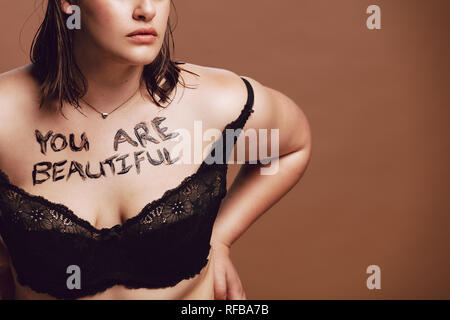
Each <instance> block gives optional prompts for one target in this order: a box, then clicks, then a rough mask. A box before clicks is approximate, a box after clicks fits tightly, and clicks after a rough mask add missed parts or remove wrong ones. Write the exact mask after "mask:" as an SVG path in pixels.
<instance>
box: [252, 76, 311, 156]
mask: <svg viewBox="0 0 450 320" xmlns="http://www.w3.org/2000/svg"><path fill="white" fill-rule="evenodd" d="M244 78H245V79H247V80H248V81H249V82H250V84H251V85H252V87H253V91H254V95H255V101H254V106H253V109H254V112H253V113H252V115H251V117H250V118H249V120H248V121H247V124H246V128H249V129H250V128H251V129H255V130H256V131H259V132H261V133H263V132H264V129H266V130H267V143H265V141H264V139H260V135H258V146H260V147H261V148H267V150H268V154H271V153H272V154H273V152H271V150H272V149H273V148H278V154H279V155H280V156H282V155H285V154H288V153H291V152H295V151H299V150H304V151H309V149H310V146H311V132H310V126H309V122H308V119H307V117H306V115H305V114H304V112H303V111H302V109H301V108H300V107H299V106H298V105H297V104H296V103H295V102H294V101H293V100H292V99H291V98H289V97H288V96H286V95H285V94H283V93H281V92H280V91H277V90H275V89H272V88H269V87H266V86H264V85H262V84H261V83H259V82H258V81H256V80H254V79H252V78H248V77H244ZM276 132H278V139H276V135H274V137H273V139H271V136H272V135H271V133H275V134H276ZM275 144H278V145H275ZM258 158H260V157H258Z"/></svg>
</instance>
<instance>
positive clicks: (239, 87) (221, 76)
mask: <svg viewBox="0 0 450 320" xmlns="http://www.w3.org/2000/svg"><path fill="white" fill-rule="evenodd" d="M183 66H186V67H184V68H185V69H187V70H189V71H192V72H195V73H196V74H198V75H199V77H197V78H196V79H198V80H196V83H197V85H198V87H199V88H200V90H199V95H198V98H199V102H200V103H201V105H202V108H203V112H204V113H205V115H209V116H210V117H211V118H214V119H217V120H218V123H217V124H218V125H219V127H220V124H223V123H224V122H225V123H228V122H231V121H232V120H235V119H236V118H237V117H238V116H239V114H240V112H241V111H242V109H243V108H244V105H245V103H246V102H247V99H248V91H247V87H246V85H245V83H244V81H243V80H242V78H245V79H246V80H248V81H249V82H250V84H251V86H252V89H253V92H254V97H255V104H254V108H255V107H258V109H261V110H258V111H259V112H258V113H263V112H267V111H269V110H267V108H264V106H263V105H264V104H268V103H269V101H270V99H271V92H270V91H269V90H267V89H268V88H266V87H265V86H264V85H262V84H261V83H260V82H258V81H256V80H254V79H252V78H250V77H244V76H241V75H239V74H237V73H236V72H233V71H231V70H227V69H223V68H216V67H206V66H200V65H195V64H188V63H186V64H185V65H183ZM255 111H256V110H255Z"/></svg>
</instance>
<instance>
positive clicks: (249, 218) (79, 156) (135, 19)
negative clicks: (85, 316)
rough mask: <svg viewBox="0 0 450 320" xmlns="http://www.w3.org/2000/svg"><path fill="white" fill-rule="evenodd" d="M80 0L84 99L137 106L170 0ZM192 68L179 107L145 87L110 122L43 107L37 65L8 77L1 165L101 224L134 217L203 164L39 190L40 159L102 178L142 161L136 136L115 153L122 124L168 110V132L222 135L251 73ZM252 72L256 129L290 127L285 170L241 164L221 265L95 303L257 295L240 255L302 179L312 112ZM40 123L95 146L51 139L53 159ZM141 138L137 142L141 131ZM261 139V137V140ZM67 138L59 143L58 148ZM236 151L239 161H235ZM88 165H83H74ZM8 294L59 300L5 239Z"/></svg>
mask: <svg viewBox="0 0 450 320" xmlns="http://www.w3.org/2000/svg"><path fill="white" fill-rule="evenodd" d="M79 5H80V7H81V12H82V23H83V27H82V29H81V30H80V33H79V34H77V36H76V40H75V43H76V44H75V56H76V59H77V62H78V64H79V66H80V69H81V70H82V72H83V74H84V75H85V77H86V78H87V79H88V83H89V91H88V93H87V95H86V96H85V97H84V99H85V100H86V101H89V103H90V104H91V105H94V106H95V107H96V108H97V110H99V111H101V112H110V111H111V110H113V109H114V108H115V107H116V106H117V104H118V101H125V100H126V99H127V98H128V97H130V96H131V95H132V94H133V92H136V88H137V87H138V86H139V81H138V80H139V78H140V74H141V72H142V68H143V66H144V65H145V64H148V63H150V62H152V61H153V59H154V58H155V57H156V56H157V53H158V52H159V50H160V48H161V46H162V40H163V39H162V36H163V35H164V33H165V30H166V25H167V18H168V15H169V12H170V2H169V1H168V0H155V1H152V0H146V1H144V0H131V1H111V0H89V1H80V3H79ZM62 8H63V10H64V11H65V12H66V13H70V8H69V3H68V2H67V1H62ZM144 26H152V27H154V28H155V29H156V30H157V32H158V34H159V36H158V40H157V41H156V42H155V43H153V44H152V45H136V44H133V43H130V42H129V39H127V38H126V35H127V34H128V33H130V32H132V31H133V30H135V29H137V28H140V27H144ZM105 35H107V37H105ZM184 68H186V69H188V70H190V71H193V72H195V73H197V74H199V75H200V77H194V76H192V75H190V74H189V73H186V72H182V76H183V78H184V80H185V82H186V83H187V84H189V85H193V86H195V87H197V89H195V90H191V89H183V88H182V87H181V85H178V88H177V90H176V91H174V93H173V97H172V98H173V103H172V104H170V106H169V108H167V109H164V110H160V109H159V108H158V107H157V106H156V105H155V104H154V103H153V102H152V101H151V99H149V97H148V96H147V95H146V92H145V89H144V87H142V88H141V90H140V94H139V95H136V97H134V98H133V99H131V100H130V101H129V103H127V104H126V105H124V106H123V107H122V108H119V109H118V110H117V111H115V112H114V113H112V114H111V115H110V116H109V117H108V118H107V119H106V120H103V119H101V117H99V114H98V113H96V112H95V111H94V110H92V109H91V108H89V107H87V106H86V107H83V113H84V114H85V115H86V116H83V115H82V114H81V113H80V112H78V111H77V110H75V109H74V108H73V107H72V106H69V105H67V106H66V105H65V106H64V108H63V110H64V114H65V116H66V118H68V119H69V120H66V119H64V118H63V117H62V116H61V115H60V114H59V113H57V112H56V111H51V110H52V109H50V108H44V109H39V108H38V105H37V101H38V97H39V91H38V89H39V87H38V83H37V82H36V81H35V80H34V79H33V78H32V76H31V75H30V65H27V66H23V67H20V68H17V69H14V70H11V71H9V72H7V73H4V74H1V75H0V105H2V108H0V120H1V123H2V124H5V125H2V126H0V168H1V169H2V170H3V171H5V172H6V173H7V174H8V176H9V177H10V180H11V182H12V183H13V184H15V185H17V186H19V187H21V188H23V189H24V190H26V191H28V192H30V193H32V194H38V195H42V196H44V197H46V198H47V199H49V200H51V201H53V202H58V203H63V204H65V205H66V206H68V207H69V208H71V209H72V210H73V211H74V212H75V214H77V215H78V216H79V217H81V218H83V219H85V220H87V221H89V222H90V223H91V224H92V225H93V226H94V227H96V228H98V229H101V228H105V227H112V226H114V225H116V224H122V223H123V222H124V221H125V220H127V219H129V218H131V217H133V216H134V215H136V213H137V212H139V211H140V209H141V208H143V207H144V206H145V204H147V203H148V202H150V201H152V200H154V199H158V198H160V197H161V196H162V194H163V193H164V191H165V190H167V189H170V188H173V187H175V186H177V185H178V184H179V183H180V182H181V181H182V180H183V178H184V177H186V176H188V175H189V174H192V173H193V172H195V171H196V169H197V168H198V166H199V163H195V162H194V163H192V164H183V165H170V166H158V165H153V166H152V165H150V164H148V163H147V164H148V165H146V166H145V167H144V165H142V166H141V171H140V173H139V174H138V173H137V172H136V171H130V172H129V173H127V174H124V175H115V176H113V177H109V178H108V179H104V178H103V177H102V178H101V179H90V178H87V179H86V180H83V179H82V178H81V177H80V176H79V175H78V173H77V172H75V173H73V174H72V176H71V178H70V179H69V180H68V181H59V182H63V183H58V182H49V183H42V184H36V185H34V184H33V180H32V178H31V171H32V168H33V165H34V164H36V163H39V162H42V161H48V162H51V163H58V162H59V163H62V162H63V161H64V160H68V161H67V163H65V170H66V171H65V172H66V173H67V172H68V169H69V167H71V166H70V165H69V164H70V162H71V161H76V162H77V163H81V164H86V163H88V162H90V164H91V168H92V173H98V172H99V171H98V167H97V166H95V163H98V161H100V160H104V159H107V158H111V162H112V161H116V159H117V158H119V157H120V155H125V154H129V155H130V156H129V157H130V158H133V157H134V156H133V152H134V151H136V147H135V146H133V145H132V144H129V143H119V144H118V153H117V154H116V155H115V156H113V157H111V156H112V155H113V154H115V150H114V149H113V143H112V142H113V141H114V136H115V135H116V133H117V131H118V130H119V129H123V130H125V131H126V132H127V133H129V134H130V135H131V133H133V129H134V128H135V126H136V124H138V123H142V122H144V123H148V124H151V121H152V119H155V118H157V117H163V118H165V120H164V122H162V124H159V125H160V126H162V125H163V126H164V127H168V128H169V130H168V132H171V130H172V129H174V128H184V129H186V130H189V131H190V132H193V131H194V125H193V124H194V121H195V120H202V125H203V130H206V129H208V128H217V129H220V130H222V129H223V128H224V126H225V125H226V124H227V123H229V122H231V121H233V120H234V119H236V118H237V117H238V115H239V113H240V111H241V110H242V108H243V106H244V103H245V101H246V100H247V90H246V88H245V85H244V83H243V82H242V80H241V79H240V77H239V75H237V74H235V73H233V72H231V71H228V70H224V69H217V68H207V67H202V66H199V65H194V64H186V65H184ZM246 79H247V80H248V81H249V82H250V83H251V85H252V87H253V89H254V93H255V103H254V106H253V109H254V110H255V111H254V113H252V114H251V116H250V118H249V120H248V121H247V123H246V125H245V127H244V131H245V130H246V129H250V128H251V129H255V130H259V129H269V130H270V129H280V131H279V145H278V148H279V155H280V158H279V160H278V161H279V171H278V173H277V174H274V175H261V174H260V167H261V166H264V165H261V164H256V165H243V166H242V167H241V169H240V171H239V173H238V175H237V177H236V179H235V181H234V182H233V183H232V185H231V186H230V189H229V191H228V194H227V196H226V197H225V199H224V200H223V202H222V206H221V208H220V211H219V213H218V216H217V219H216V221H215V224H214V228H213V233H212V238H211V245H212V250H211V251H210V254H209V262H208V264H207V266H206V267H205V268H203V270H202V271H201V273H200V274H199V275H197V276H196V277H194V278H192V279H189V280H183V281H181V282H180V283H178V284H177V285H176V286H174V287H171V288H162V289H138V290H129V289H126V288H124V287H123V286H119V285H117V286H114V287H112V288H109V289H107V290H106V291H105V292H102V293H98V294H96V295H94V296H89V297H86V298H84V299H230V300H233V299H246V294H245V290H244V286H243V284H242V281H241V279H240V277H239V275H238V272H237V270H236V268H235V266H234V265H233V263H232V261H231V258H230V248H231V246H232V244H233V243H234V242H235V241H236V240H237V239H238V238H239V237H240V236H241V235H242V234H243V233H244V232H245V231H246V230H247V229H248V228H249V227H250V225H251V224H252V223H253V222H255V221H256V220H257V219H258V217H260V216H261V215H262V214H263V213H264V212H265V211H267V210H268V209H269V208H270V207H271V206H272V205H274V204H275V203H276V202H278V201H279V200H280V199H281V198H282V197H283V196H284V195H285V194H286V193H287V192H288V191H289V190H290V189H291V188H292V187H293V186H294V185H295V184H296V183H297V182H298V181H299V179H300V178H301V176H302V175H303V173H304V171H305V170H306V167H307V165H308V162H309V159H310V154H311V134H310V129H309V124H308V121H307V118H306V116H305V115H304V113H303V112H302V110H301V109H300V107H299V106H298V105H297V104H295V102H293V101H292V100H291V99H289V98H288V97H287V96H285V95H284V94H282V93H281V92H279V91H276V90H274V89H271V88H268V87H266V86H264V85H262V84H261V83H259V82H258V81H256V80H254V79H251V78H248V77H246ZM36 130H39V131H40V132H41V133H42V136H43V137H44V138H46V136H45V135H46V134H47V132H49V131H52V132H53V133H54V134H56V133H60V134H62V135H64V136H65V137H66V138H67V137H69V136H70V134H74V135H75V138H76V141H77V142H78V144H77V145H79V143H80V137H81V134H82V133H85V135H86V137H88V140H89V148H84V149H82V150H81V151H74V150H73V149H72V148H70V145H69V146H67V147H66V148H65V149H63V150H60V151H58V152H55V151H54V150H53V149H52V147H51V145H50V141H51V138H49V140H48V143H47V144H48V145H47V149H46V154H45V155H44V154H43V152H42V144H40V143H38V141H37V138H36ZM166 133H167V132H166ZM131 137H133V139H134V138H135V136H133V135H131ZM157 138H158V141H160V144H161V145H164V147H166V148H167V150H170V149H171V147H173V146H174V144H173V141H171V140H170V139H167V141H164V142H161V137H157ZM136 141H137V140H136ZM68 142H69V141H68ZM146 142H147V141H146ZM258 142H261V141H260V140H259V138H258ZM60 144H61V141H58V142H57V146H60ZM209 144H210V142H209V141H204V142H203V145H202V150H203V151H205V150H209ZM273 147H274V146H272V145H271V143H270V137H269V139H268V142H267V143H265V144H264V143H259V144H258V151H259V148H264V149H268V150H269V151H268V153H269V154H270V152H271V151H270V150H271V149H272V148H273ZM236 148H237V146H236ZM6 150H7V152H6ZM143 150H144V149H143ZM161 150H162V149H161ZM236 151H237V149H236V150H235V151H234V157H233V158H234V160H235V161H236V160H237V153H236ZM258 155H259V152H257V153H256V156H253V155H251V154H250V153H249V152H248V150H247V148H246V151H245V159H239V160H245V161H252V160H256V159H259V157H258ZM141 156H143V155H141ZM152 156H153V157H154V158H155V159H158V157H157V155H156V153H152ZM111 162H110V163H111ZM114 163H116V168H115V170H116V173H117V172H119V171H120V170H121V169H122V168H121V165H120V162H114ZM76 167H77V166H76V165H74V170H76ZM60 168H62V166H61V167H60ZM104 169H105V171H106V172H107V173H109V172H111V171H110V169H109V166H108V164H105V166H104ZM167 177H170V179H168V178H167ZM155 181H158V183H154V182H155ZM130 186H139V188H137V189H134V188H131V187H130ZM137 190H138V191H139V192H137ZM142 190H145V192H143V191H142ZM80 198H82V199H83V201H80ZM254 199H258V201H254ZM0 292H1V293H3V296H4V297H10V298H11V297H12V298H16V299H52V297H51V296H48V295H44V294H38V293H36V292H34V291H33V290H31V289H30V288H28V287H23V286H21V285H20V284H18V283H17V280H16V274H15V270H14V267H13V266H12V264H11V262H10V258H9V253H8V250H7V248H6V246H5V245H4V243H3V241H2V239H1V238H0Z"/></svg>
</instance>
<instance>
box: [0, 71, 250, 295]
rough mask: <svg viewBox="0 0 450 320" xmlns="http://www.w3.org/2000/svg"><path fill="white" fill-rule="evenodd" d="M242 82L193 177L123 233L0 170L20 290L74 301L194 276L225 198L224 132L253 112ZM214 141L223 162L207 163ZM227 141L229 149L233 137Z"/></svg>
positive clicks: (0, 203)
mask: <svg viewBox="0 0 450 320" xmlns="http://www.w3.org/2000/svg"><path fill="white" fill-rule="evenodd" d="M241 79H242V80H243V81H244V83H245V84H246V86H247V91H248V100H247V103H246V104H245V106H244V108H243V109H242V111H241V113H240V115H239V117H238V118H237V119H235V120H234V121H232V122H231V123H229V124H227V125H226V127H225V129H224V130H223V132H222V137H221V138H220V139H219V140H217V141H216V143H215V145H213V148H212V151H211V153H210V154H209V156H208V157H207V158H206V159H205V161H203V162H202V164H201V165H200V167H199V168H198V170H197V171H196V172H195V173H194V174H192V175H190V176H188V177H186V178H185V179H184V180H183V181H182V182H181V183H180V184H179V185H178V186H177V187H175V188H173V189H170V190H167V191H166V192H165V193H164V195H163V196H162V197H161V198H160V199H158V200H155V201H152V202H151V203H148V204H147V205H146V206H145V207H144V208H143V209H142V210H141V211H140V212H139V214H137V215H136V216H134V217H133V218H131V219H128V220H126V221H125V222H124V223H123V224H122V225H116V226H114V227H112V228H103V229H97V228H95V227H94V226H93V225H91V224H90V223H89V222H88V221H86V220H83V219H82V218H79V217H78V216H77V215H75V213H74V212H73V211H72V210H70V209H69V208H68V207H66V206H65V205H63V204H59V203H54V202H51V201H49V200H47V199H46V198H44V197H42V196H38V195H32V194H30V193H28V192H26V191H25V190H23V189H21V188H20V187H18V186H15V185H13V184H11V183H10V179H9V177H8V176H7V175H6V173H5V172H3V171H1V170H0V235H1V236H2V238H3V240H4V242H5V244H6V246H7V248H8V251H9V253H10V256H11V261H12V264H13V266H14V268H15V270H16V273H17V280H18V282H19V283H20V284H21V285H25V286H28V287H30V288H31V289H33V290H34V291H36V292H39V293H46V294H50V295H51V296H54V297H56V298H59V299H75V298H79V297H83V296H88V295H92V294H95V293H98V292H102V291H104V290H106V289H107V288H109V287H112V286H114V285H116V284H121V285H124V286H125V287H127V288H130V289H132V288H164V287H171V286H174V285H176V284H177V283H178V282H180V281H182V280H183V279H189V278H192V277H194V276H195V275H196V274H198V273H200V271H201V270H202V269H203V267H204V266H205V265H206V264H207V262H208V255H209V251H210V238H211V232H212V227H213V224H214V221H215V219H216V215H217V213H218V210H219V207H220V203H221V201H222V199H223V198H224V197H225V195H226V193H227V189H226V174H227V162H228V159H229V155H230V152H231V151H232V148H230V142H229V140H230V139H224V138H225V134H226V129H235V130H236V129H242V128H243V127H244V125H245V123H246V121H247V119H248V117H249V115H250V113H251V112H253V99H254V97H253V89H252V87H251V85H250V83H249V82H248V81H247V80H246V79H244V78H241ZM238 131H239V132H238V133H240V130H238ZM220 140H222V142H223V143H222V144H221V145H222V146H223V150H222V151H221V152H223V153H222V155H223V157H224V158H223V159H224V160H223V162H222V163H211V160H212V158H210V157H211V156H215V152H216V151H220V148H218V147H217V143H220ZM231 140H233V141H231V143H232V144H233V145H234V144H235V143H236V141H237V137H235V138H234V139H231ZM227 144H228V146H227ZM226 151H228V153H225V152H226ZM69 266H76V267H78V268H79V269H78V268H77V270H78V271H79V275H80V284H81V286H80V288H72V286H70V285H67V283H68V279H69V277H71V275H72V274H74V271H73V270H74V269H72V270H70V268H69V269H68V267H69ZM69 288H72V289H69Z"/></svg>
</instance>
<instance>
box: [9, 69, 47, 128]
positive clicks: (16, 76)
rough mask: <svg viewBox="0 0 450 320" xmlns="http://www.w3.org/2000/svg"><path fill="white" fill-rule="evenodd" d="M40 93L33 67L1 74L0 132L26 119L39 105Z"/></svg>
mask: <svg viewBox="0 0 450 320" xmlns="http://www.w3.org/2000/svg"><path fill="white" fill-rule="evenodd" d="M38 92H39V86H38V84H37V81H36V80H35V79H34V78H33V77H32V75H31V65H25V66H21V67H19V68H15V69H12V70H10V71H7V72H4V73H2V74H0V122H1V123H2V125H1V126H0V130H7V129H8V127H9V126H14V125H15V124H16V123H17V121H18V120H19V119H21V118H22V119H23V118H24V117H26V115H27V114H29V111H31V108H33V107H34V106H35V105H36V103H38V100H37V97H38ZM0 134H1V132H0Z"/></svg>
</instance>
